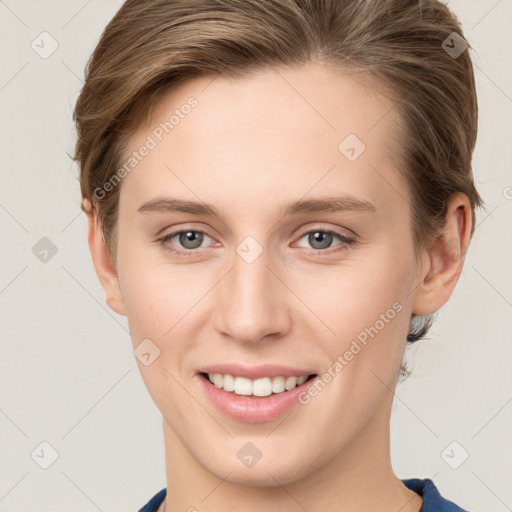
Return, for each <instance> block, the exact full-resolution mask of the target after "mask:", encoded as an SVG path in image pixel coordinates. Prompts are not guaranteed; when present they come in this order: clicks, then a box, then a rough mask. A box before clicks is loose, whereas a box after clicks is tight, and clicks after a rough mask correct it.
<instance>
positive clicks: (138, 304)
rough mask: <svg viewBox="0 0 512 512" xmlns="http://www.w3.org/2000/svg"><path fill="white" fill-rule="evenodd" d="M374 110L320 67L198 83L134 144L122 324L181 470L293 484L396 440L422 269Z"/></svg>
mask: <svg viewBox="0 0 512 512" xmlns="http://www.w3.org/2000/svg"><path fill="white" fill-rule="evenodd" d="M378 90H379V89H378V88H377V87H372V86H371V85H369V83H368V84H365V83H362V81H361V78H359V79H357V80H356V79H355V78H353V77H349V76H347V75H344V74H343V73H341V72H335V71H331V70H327V69H325V68H321V67H318V66H317V65H313V64H311V65H308V66H304V67H301V68H297V69H284V68H283V69H274V70H266V71H261V72H259V73H257V74H254V75H253V76H252V77H250V78H245V79H239V80H234V79H228V78H222V77H216V78H215V79H213V77H202V78H200V79H195V80H193V81H189V82H187V83H184V84H182V85H180V86H179V87H178V88H175V89H173V90H172V91H171V92H170V93H168V94H167V95H166V96H165V97H164V98H163V99H162V100H161V102H160V103H159V105H158V108H157V109H156V110H155V112H154V115H153V116H152V119H151V123H150V125H149V127H147V126H146V125H145V126H143V127H142V126H141V127H140V128H139V130H138V131H137V132H136V133H135V134H134V135H133V137H132V138H131V141H130V148H129V151H128V155H127V158H128V157H129V156H130V155H132V152H133V151H138V152H139V156H140V161H138V162H137V164H136V165H135V166H134V167H133V169H132V170H131V171H130V172H129V173H128V174H127V175H126V177H124V179H123V181H122V184H121V192H120V203H119V224H118V252H117V269H118V278H119V286H120V293H121V294H122V303H123V306H122V308H121V307H120V311H119V312H121V313H124V314H126V315H127V316H128V320H129V325H130V331H131V336H132V340H133V345H134V347H138V346H139V344H141V343H142V342H143V340H150V341H144V343H145V344H146V345H141V347H145V350H144V351H145V352H149V353H150V355H149V356H145V357H146V362H147V363H149V362H150V364H147V365H146V364H143V363H142V362H141V361H138V364H139V367H140V371H141V373H142V376H143V379H144V381H145V383H146V385H147V388H148V390H149V392H150V394H151V396H152V397H153V399H154V401H155V403H156V405H157V406H158V408H159V409H160V411H161V412H162V415H163V418H164V432H165V436H166V441H167V442H168V443H171V444H172V446H173V447H175V449H176V453H177V457H181V459H182V461H184V460H186V461H188V462H187V463H189V464H198V465H199V466H202V467H203V468H206V469H207V470H208V471H210V472H212V473H213V474H215V475H217V476H218V477H219V478H224V477H225V475H226V474H228V473H230V474H229V478H228V480H229V481H231V482H235V483H251V484H252V485H263V484H265V483H266V482H271V481H272V478H276V479H278V480H279V481H280V482H281V483H286V482H290V481H293V480H296V479H299V478H301V477H302V476H304V475H306V474H307V473H310V472H312V471H313V470H315V469H316V468H319V467H320V466H322V465H325V464H328V463H330V462H332V461H334V460H336V459H338V460H341V458H342V457H345V460H349V459H350V454H351V453H353V447H354V446H355V444H357V442H358V440H361V439H363V438H365V436H366V438H369V437H370V436H372V439H373V440H374V441H375V442H378V441H377V440H378V439H384V438H385V437H386V436H387V435H388V433H387V430H386V426H385V425H386V422H387V421H388V419H389V417H388V416H389V415H388V410H389V407H390V403H391V397H392V393H391V392H390V390H392V389H394V387H395V384H396V379H397V375H398V371H399V367H400V363H401V360H402V355H403V350H404V345H405V339H406V335H407V332H408V328H409V322H410V316H411V313H412V299H413V295H411V293H410V292H411V290H412V289H413V288H414V276H415V272H416V271H417V268H416V264H415V258H414V250H413V243H412V233H411V223H410V213H409V191H408V188H407V185H406V182H405V181H404V179H403V177H401V176H400V174H399V173H398V170H397V168H396V166H395V165H394V163H393V160H392V156H393V151H394V146H393V144H394V143H392V141H391V139H390V138H389V134H390V133H393V130H395V126H394V124H393V116H394V115H395V113H394V112H393V111H391V112H390V110H391V106H392V103H391V102H390V101H389V100H388V99H386V98H385V97H384V96H381V95H380V94H379V93H378ZM191 98H193V99H191ZM187 104H188V105H189V107H185V105H187ZM173 115H174V118H171V116H173ZM170 118H171V121H169V120H170ZM166 122H167V123H169V122H170V123H171V125H172V129H170V128H169V124H168V125H167V131H168V133H166V131H165V130H164V129H163V128H162V127H163V126H165V123H166ZM148 137H149V138H148ZM150 139H151V141H150ZM144 145H145V146H146V147H149V148H150V149H149V150H148V151H145V150H142V151H139V148H141V147H142V146H144ZM142 153H144V154H145V155H144V156H142ZM185 202H186V203H185ZM192 203H197V204H196V205H195V206H194V205H192ZM155 356H157V357H156V358H155ZM153 358H154V360H153ZM208 373H209V374H211V375H210V377H211V378H212V380H214V382H215V384H212V383H211V382H210V381H209V379H208V377H207V375H206V376H205V374H208ZM213 374H220V375H231V377H232V378H230V377H220V376H218V375H217V376H214V375H213ZM312 375H313V376H315V377H311V376H312ZM237 377H238V378H237ZM289 377H303V378H302V379H299V380H298V383H299V387H295V388H294V387H293V386H294V379H293V378H291V379H289ZM306 377H307V378H308V380H306V381H305V382H303V383H302V381H303V380H304V378H306ZM248 379H249V380H248ZM295 385H296V383H295ZM218 386H224V387H226V388H227V390H224V389H223V388H219V387H218ZM283 386H285V391H284V392H282V393H281V392H279V391H281V390H282V388H283ZM233 387H234V390H233ZM286 387H289V388H290V390H286ZM230 389H231V391H229V390H230ZM270 392H271V393H272V394H271V395H270V396H261V397H256V396H252V395H251V396H249V395H243V393H255V394H260V395H268V394H269V393H270ZM248 443H251V444H248ZM251 457H252V459H251ZM258 457H261V458H260V459H259V460H258V461H257V462H256V463H254V462H252V460H256V459H258ZM270 475H272V477H271V476H270ZM272 485H273V484H272Z"/></svg>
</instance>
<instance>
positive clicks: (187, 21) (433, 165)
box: [74, 0, 483, 341]
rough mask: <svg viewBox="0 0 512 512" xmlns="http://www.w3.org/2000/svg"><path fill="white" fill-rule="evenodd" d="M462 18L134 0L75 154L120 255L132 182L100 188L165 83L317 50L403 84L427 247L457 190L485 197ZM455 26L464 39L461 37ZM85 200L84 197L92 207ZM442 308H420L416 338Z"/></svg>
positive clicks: (390, 4)
mask: <svg viewBox="0 0 512 512" xmlns="http://www.w3.org/2000/svg"><path fill="white" fill-rule="evenodd" d="M454 32H455V33H457V35H456V36H455V37H456V39H455V40H456V41H458V43H459V44H460V42H461V41H464V39H459V38H460V37H461V36H462V33H463V31H462V28H461V26H460V23H459V22H458V20H457V19H456V17H455V16H454V15H453V14H452V13H451V12H450V10H449V9H448V8H447V7H446V6H445V5H443V4H442V3H440V2H439V1H437V0H374V1H372V0H128V1H127V2H125V3H124V4H123V6H122V7H121V8H120V10H119V11H118V12H117V14H116V15H115V16H114V18H113V19H112V20H111V21H110V23H109V24H108V26H107V27H106V28H105V30H104V32H103V34H102V36H101V39H100V41H99V43H98V45H97V46H96V49H95V50H94V53H93V54H92V56H91V58H90V60H89V62H88V64H87V67H86V77H85V83H84V86H83V89H82V91H81V93H80V96H79V98H78V100H77V103H76V107H75V111H74V120H75V122H76V127H77V134H78V139H77V144H76V151H75V156H74V158H75V160H77V161H78V164H79V167H80V186H81V191H82V197H83V198H84V199H85V198H87V199H89V200H90V201H91V203H92V207H93V209H94V210H95V211H96V213H97V215H98V219H99V222H100V225H101V228H102V231H103V236H104V239H105V242H106V245H107V247H108V248H109V251H110V254H111V256H112V258H113V261H114V262H115V260H116V251H117V235H116V226H117V216H118V204H119V192H120V186H118V187H114V188H113V190H112V191H111V192H110V193H109V194H107V195H106V196H105V197H104V198H101V199H98V197H97V196H96V195H95V193H94V191H95V190H96V189H97V187H100V188H101V187H102V186H103V185H104V184H105V183H106V182H108V181H109V179H111V177H112V176H113V175H114V173H115V172H116V170H118V168H119V167H120V165H121V163H122V161H123V151H124V149H125V148H126V143H127V141H128V139H129V137H130V136H131V135H132V134H133V132H134V130H135V129H136V128H137V127H138V126H139V124H140V123H141V122H142V120H143V119H144V118H146V119H149V116H150V115H151V112H152V109H154V107H155V105H156V103H157V102H158V100H159V99H160V98H161V96H162V95H163V93H164V92H166V91H168V90H169V89H170V88H171V87H173V86H174V85H176V84H177V83H179V82H182V81H185V80H189V79H191V78H193V77H197V76H204V75H206V74H223V75H227V76H247V75H248V74H250V73H253V72H254V71H257V70H259V69H263V68H266V67H270V66H279V65H284V66H299V65H302V64H306V63H308V62H312V61H316V62H319V63H323V64H325V65H329V66H335V67H337V68H339V69H340V70H351V71H357V72H363V73H364V74H365V75H366V76H369V77H372V78H375V79H377V80H379V81H380V83H381V84H382V85H383V86H385V87H386V89H387V90H389V91H391V92H392V94H393V97H394V101H395V102H396V105H398V107H397V111H398V112H399V117H400V119H401V124H402V129H401V130H400V131H401V134H400V136H401V137H402V139H401V140H402V145H401V148H394V149H395V150H396V151H399V150H400V151H401V153H400V161H401V162H402V165H400V171H401V172H402V173H403V175H404V177H405V178H406V180H407V183H408V185H409V190H410V193H411V197H412V199H413V201H411V218H412V231H413V232H412V236H413V240H414V247H415V250H416V252H417V254H418V253H419V251H420V250H421V249H425V248H428V247H429V244H430V243H431V242H432V240H434V239H436V238H439V237H440V236H441V233H442V229H443V227H444V219H445V215H446V211H447V203H448V200H449V198H450V196H451V195H452V194H454V193H456V192H462V193H464V194H466V195H467V196H468V198H469V201H470V204H471V213H472V220H473V222H472V229H471V236H472V235H473V232H474V228H475V207H476V206H483V201H482V199H481V197H480V196H479V194H478V192H477V190H476V188H475V186H474V182H473V176H472V169H471V158H472V153H473V149H474V146H475V141H476V134H477V121H478V108H477V97H476V90H475V82H474V74H473V67H472V63H471V60H470V57H469V53H468V51H463V52H462V53H461V54H460V55H458V56H454V55H453V53H452V54H450V53H448V51H445V49H444V48H443V46H442V44H443V41H446V40H448V41H450V43H451V44H449V46H450V47H452V46H454V44H455V43H454V42H453V41H454V39H453V36H454V34H453V33H454ZM450 37H452V39H451V40H450ZM82 208H83V206H82ZM433 318H434V316H433V315H429V316H426V317H417V318H414V315H413V319H412V322H411V328H412V330H411V332H410V333H409V336H408V341H415V340H417V339H420V338H422V337H424V336H425V334H426V333H427V332H428V330H429V328H430V326H431V324H432V322H433Z"/></svg>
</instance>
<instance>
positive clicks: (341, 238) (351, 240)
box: [157, 228, 355, 257]
mask: <svg viewBox="0 0 512 512" xmlns="http://www.w3.org/2000/svg"><path fill="white" fill-rule="evenodd" d="M188 232H192V233H200V234H203V235H206V236H209V235H208V234H207V233H206V232H204V231H202V230H200V229H181V230H179V231H173V232H172V233H169V234H167V235H165V236H163V237H162V238H159V239H158V240H157V242H159V243H160V245H161V246H162V247H164V248H165V249H166V250H168V251H169V252H171V253H173V254H176V255H178V256H185V257H191V256H197V255H198V254H201V252H202V251H201V249H199V248H198V249H186V250H184V249H179V248H178V249H177V248H175V247H173V248H171V247H169V245H168V244H167V242H168V241H169V240H171V239H172V238H174V237H175V236H176V235H179V234H181V233H188ZM311 233H324V234H326V235H334V236H335V237H336V238H338V240H339V241H340V242H342V243H341V244H339V246H340V248H338V249H334V250H331V249H332V248H331V247H329V248H327V249H310V251H313V252H314V253H315V254H318V253H327V254H332V253H337V252H339V251H342V250H344V249H346V248H347V246H350V245H352V244H353V243H355V239H354V238H351V237H348V236H346V235H342V234H341V233H338V232H336V231H332V230H329V229H321V228H317V229H310V230H309V231H304V232H303V233H301V235H300V236H299V238H298V240H300V239H302V238H304V236H306V235H309V234H311ZM210 238H212V237H210ZM173 245H174V244H173ZM203 249H204V248H203Z"/></svg>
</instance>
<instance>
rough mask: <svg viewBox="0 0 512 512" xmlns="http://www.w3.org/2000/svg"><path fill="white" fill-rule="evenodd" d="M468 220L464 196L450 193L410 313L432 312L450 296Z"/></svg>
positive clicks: (468, 230) (467, 233)
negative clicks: (440, 232) (439, 234)
mask: <svg viewBox="0 0 512 512" xmlns="http://www.w3.org/2000/svg"><path fill="white" fill-rule="evenodd" d="M471 222H472V219H471V208H470V204H469V199H468V197H467V196H466V195H465V194H462V193H456V194H454V195H452V197H451V198H450V201H449V204H448V209H447V213H446V222H445V230H444V232H443V236H442V238H440V239H439V240H435V241H434V242H433V243H432V245H431V247H430V249H429V251H428V254H427V255H426V257H425V259H424V262H425V265H424V266H423V269H422V273H421V274H420V276H421V282H420V283H419V285H416V289H415V293H414V300H413V304H412V312H413V313H415V314H417V315H421V316H425V315H429V314H431V313H434V312H436V311H438V310H439V309H440V308H441V307H442V306H443V305H444V304H445V303H446V302H447V301H448V299H449V298H450V297H451V295H452V293H453V290H454V289H455V285H456V284H457V282H458V280H459V277H460V274H461V272H462V267H463V264H464V258H465V256H466V251H467V247H468V245H469V240H470V236H471Z"/></svg>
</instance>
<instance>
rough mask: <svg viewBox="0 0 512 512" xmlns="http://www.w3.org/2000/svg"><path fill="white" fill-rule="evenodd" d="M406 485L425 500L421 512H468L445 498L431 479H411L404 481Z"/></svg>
mask: <svg viewBox="0 0 512 512" xmlns="http://www.w3.org/2000/svg"><path fill="white" fill-rule="evenodd" d="M402 482H403V483H404V485H405V486H406V487H407V488H408V489H410V490H411V491H414V492H415V493H417V494H419V495H420V496H421V497H422V498H423V505H422V507H421V510H420V512H468V511H467V510H465V509H463V508H460V507H458V506H457V505H455V503H453V502H452V501H448V500H447V499H445V498H443V497H442V496H441V495H440V494H439V491H438V490H437V487H436V486H435V485H434V482H432V480H430V479H429V478H426V479H424V480H421V479H419V478H409V479H407V480H402Z"/></svg>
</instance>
